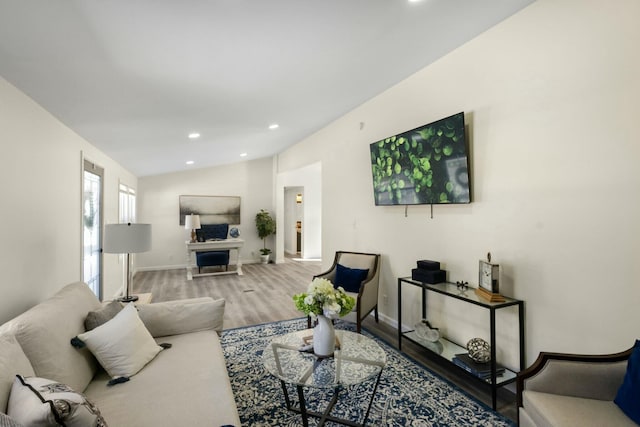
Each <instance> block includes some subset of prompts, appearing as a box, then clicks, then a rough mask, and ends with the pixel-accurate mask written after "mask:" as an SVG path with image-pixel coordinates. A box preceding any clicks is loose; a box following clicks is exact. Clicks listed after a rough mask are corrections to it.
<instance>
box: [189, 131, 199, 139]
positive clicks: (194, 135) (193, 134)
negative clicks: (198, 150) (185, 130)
mask: <svg viewBox="0 0 640 427" xmlns="http://www.w3.org/2000/svg"><path fill="white" fill-rule="evenodd" d="M198 138H200V134H199V133H198V132H191V133H190V134H189V139H198Z"/></svg>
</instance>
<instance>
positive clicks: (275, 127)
mask: <svg viewBox="0 0 640 427" xmlns="http://www.w3.org/2000/svg"><path fill="white" fill-rule="evenodd" d="M279 127H280V125H279V124H277V123H274V124H272V125H269V129H271V130H273V129H278V128H279Z"/></svg>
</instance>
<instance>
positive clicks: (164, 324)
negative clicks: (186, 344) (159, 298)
mask: <svg viewBox="0 0 640 427" xmlns="http://www.w3.org/2000/svg"><path fill="white" fill-rule="evenodd" d="M224 306H225V300H224V299H218V300H213V299H212V298H210V297H202V298H192V299H184V300H179V301H167V302H158V303H154V304H141V305H139V306H138V314H139V315H140V319H141V320H142V322H143V323H144V324H145V326H146V327H147V329H148V330H149V332H150V333H151V335H152V336H154V337H162V336H167V335H178V334H185V333H190V332H196V331H204V330H207V329H214V330H216V331H218V332H222V326H223V320H224Z"/></svg>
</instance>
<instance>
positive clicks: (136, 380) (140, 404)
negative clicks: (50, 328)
mask: <svg viewBox="0 0 640 427" xmlns="http://www.w3.org/2000/svg"><path fill="white" fill-rule="evenodd" d="M157 341H158V342H162V343H170V344H172V347H171V348H169V349H167V350H164V351H162V352H160V354H158V356H156V358H155V359H153V360H152V361H151V362H149V364H148V365H147V366H145V367H144V368H143V369H142V370H141V371H140V372H138V374H137V375H135V376H133V377H131V381H129V382H126V383H122V384H117V385H115V386H112V387H107V382H108V381H109V379H110V378H109V376H108V375H107V374H106V373H105V372H101V373H99V374H98V375H97V376H96V378H94V380H93V381H92V382H91V384H89V387H88V388H87V389H86V390H85V391H84V394H85V395H86V396H87V397H88V398H89V399H91V401H93V402H94V403H95V404H96V405H97V406H98V408H100V412H101V413H102V416H103V417H104V419H105V421H106V422H107V424H109V425H129V426H137V427H144V426H196V425H211V426H221V425H225V424H230V425H234V426H240V420H239V418H238V412H237V409H236V404H235V400H234V397H233V392H232V390H231V385H230V383H229V377H228V376H227V369H226V365H225V360H224V355H223V353H222V347H221V346H220V341H219V338H218V335H217V334H216V332H215V331H213V330H207V331H200V332H194V333H190V334H183V335H173V336H167V337H162V338H160V339H158V340H157ZM141 408H147V409H148V410H141ZM153 408H159V410H153ZM160 408H162V409H160ZM167 408H172V409H171V410H167ZM205 420H206V421H205Z"/></svg>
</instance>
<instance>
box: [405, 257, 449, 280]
mask: <svg viewBox="0 0 640 427" xmlns="http://www.w3.org/2000/svg"><path fill="white" fill-rule="evenodd" d="M417 265H418V268H414V269H412V270H411V278H412V279H413V280H417V281H418V282H421V283H429V284H436V283H442V282H445V281H446V280H447V272H446V270H441V269H440V263H439V262H438V261H430V260H420V261H418V262H417Z"/></svg>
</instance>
